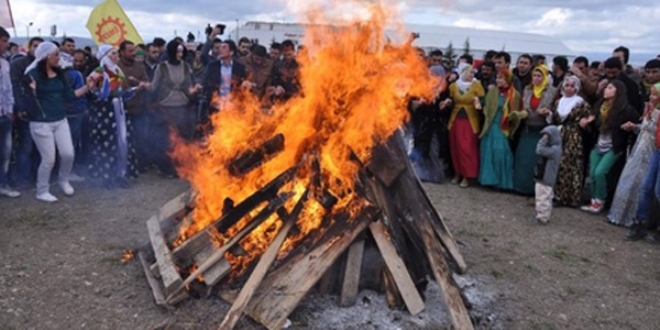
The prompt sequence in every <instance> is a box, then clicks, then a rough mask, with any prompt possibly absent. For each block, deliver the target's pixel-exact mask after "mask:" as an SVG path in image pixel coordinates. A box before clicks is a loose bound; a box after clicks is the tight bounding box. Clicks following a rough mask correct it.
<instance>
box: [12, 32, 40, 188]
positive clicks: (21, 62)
mask: <svg viewBox="0 0 660 330" xmlns="http://www.w3.org/2000/svg"><path fill="white" fill-rule="evenodd" d="M43 41H44V39H42V38H40V37H33V38H32V39H30V41H29V42H28V52H27V55H26V56H23V57H21V58H19V59H17V60H15V61H13V62H12V63H11V70H10V72H11V84H12V86H21V81H22V79H23V76H24V74H25V69H27V67H28V66H29V65H30V63H32V61H34V59H35V57H34V51H35V50H36V49H37V46H39V44H40V43H42V42H43ZM13 90H14V100H15V101H17V103H15V104H14V115H15V116H16V117H18V120H16V122H15V123H14V130H15V131H16V133H15V136H16V137H17V138H18V141H16V146H15V149H14V157H15V158H16V159H15V161H14V162H13V168H12V169H11V175H12V177H13V179H14V183H15V184H16V185H17V186H19V187H23V186H24V187H31V186H33V183H34V182H33V180H32V165H33V164H32V155H33V153H34V142H33V141H32V134H31V133H30V122H29V121H28V115H27V111H26V110H27V109H25V108H24V107H23V105H22V104H21V100H22V99H23V98H24V97H26V95H24V93H31V92H32V91H27V90H22V89H20V88H14V89H13Z"/></svg>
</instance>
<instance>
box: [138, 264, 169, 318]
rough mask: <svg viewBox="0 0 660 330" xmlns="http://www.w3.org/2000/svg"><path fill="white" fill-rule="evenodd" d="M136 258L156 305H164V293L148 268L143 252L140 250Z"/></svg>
mask: <svg viewBox="0 0 660 330" xmlns="http://www.w3.org/2000/svg"><path fill="white" fill-rule="evenodd" d="M138 258H139V259H140V264H142V268H143V269H144V275H145V277H146V278H147V283H149V286H150V287H151V292H152V293H153V294H154V300H155V301H156V305H159V306H166V304H165V295H164V294H163V290H162V289H161V284H160V282H159V281H158V279H156V277H154V275H153V273H152V272H151V269H149V264H148V263H147V259H146V257H145V255H144V252H142V251H140V252H138Z"/></svg>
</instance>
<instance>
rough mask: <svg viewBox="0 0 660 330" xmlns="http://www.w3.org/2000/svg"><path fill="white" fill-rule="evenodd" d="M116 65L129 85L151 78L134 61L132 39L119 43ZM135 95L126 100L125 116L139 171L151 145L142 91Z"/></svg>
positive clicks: (141, 66) (143, 167) (143, 68)
mask: <svg viewBox="0 0 660 330" xmlns="http://www.w3.org/2000/svg"><path fill="white" fill-rule="evenodd" d="M117 66H119V68H120V69H121V71H122V72H123V73H124V76H126V79H127V80H128V84H129V86H131V87H136V86H138V85H140V83H142V82H146V83H149V82H150V81H151V80H150V79H149V76H148V75H147V72H146V70H145V66H144V65H143V64H142V63H138V62H136V61H135V44H134V43H133V42H132V41H128V40H125V41H122V43H121V44H119V63H117ZM135 93H136V94H135V96H133V98H132V99H130V100H129V101H128V102H126V118H127V120H130V121H131V122H132V124H133V125H132V127H133V129H134V132H129V133H132V135H131V138H132V140H133V146H135V154H136V156H137V158H138V167H139V170H140V171H141V172H144V171H145V170H146V165H147V164H148V163H149V162H148V161H147V160H146V158H147V156H146V154H147V153H148V150H149V148H151V147H153V146H151V145H150V143H148V135H149V130H148V126H149V117H148V114H147V113H146V109H145V103H144V102H145V99H144V97H145V96H144V95H143V94H142V91H139V90H138V91H136V92H135Z"/></svg>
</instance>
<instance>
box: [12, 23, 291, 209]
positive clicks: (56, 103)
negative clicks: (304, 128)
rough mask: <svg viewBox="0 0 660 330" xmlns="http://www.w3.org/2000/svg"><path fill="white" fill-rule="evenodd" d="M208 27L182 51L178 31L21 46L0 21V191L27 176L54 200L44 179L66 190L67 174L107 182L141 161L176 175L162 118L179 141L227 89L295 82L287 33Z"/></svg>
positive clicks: (20, 187)
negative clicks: (240, 34)
mask: <svg viewBox="0 0 660 330" xmlns="http://www.w3.org/2000/svg"><path fill="white" fill-rule="evenodd" d="M208 32H209V34H208V39H207V41H206V42H205V43H203V44H199V45H198V46H197V48H196V49H194V50H192V51H191V49H189V48H188V47H189V44H188V43H184V41H183V40H182V39H181V38H175V39H173V40H171V41H170V42H166V41H165V40H164V39H162V38H155V39H154V40H153V42H152V43H149V44H146V45H141V44H135V43H133V42H131V41H128V40H126V41H123V42H122V43H121V44H120V45H119V47H117V48H114V47H112V46H110V45H101V46H100V47H99V48H98V51H97V52H96V54H92V52H91V49H87V48H86V49H77V48H76V45H75V41H74V40H73V39H71V38H65V39H63V40H62V42H61V44H60V43H58V42H55V41H46V40H44V39H42V38H40V37H34V38H31V39H30V40H29V42H28V44H27V47H26V51H25V53H21V52H20V51H19V49H20V48H19V47H18V46H17V45H15V44H11V43H10V42H9V38H10V36H9V34H8V33H7V32H6V30H4V29H1V28H0V53H1V54H6V53H8V54H7V56H3V58H2V62H0V68H1V70H2V71H1V73H2V75H1V76H0V78H1V80H0V83H1V84H0V138H1V140H0V142H1V143H0V156H1V157H0V165H1V167H0V170H1V171H0V196H5V197H11V198H16V197H20V196H21V191H25V190H28V189H31V188H32V187H34V186H35V185H36V198H37V199H38V200H40V201H44V202H56V201H57V200H58V198H57V197H56V196H55V195H54V194H53V193H51V181H56V182H57V185H59V187H60V188H61V191H62V192H63V193H64V195H67V196H71V195H73V194H74V193H75V190H74V187H73V186H72V185H71V183H72V182H80V181H84V180H89V181H93V182H94V183H99V184H100V185H102V186H103V187H105V188H107V189H115V188H128V187H130V185H131V179H134V178H137V176H138V175H139V174H140V173H144V172H146V171H150V170H155V171H157V172H158V173H159V174H161V175H162V176H164V177H176V176H177V173H176V170H175V166H174V164H173V163H172V160H171V159H170V157H169V156H168V152H169V151H170V150H171V147H172V143H173V141H171V139H172V135H171V134H170V133H171V131H170V129H171V128H174V129H175V130H176V133H177V136H178V137H180V138H183V139H185V140H188V141H190V140H193V139H198V138H200V137H202V136H203V135H204V134H205V132H208V126H209V116H210V115H211V114H212V113H214V112H215V111H218V110H219V108H220V107H221V106H222V104H223V102H226V101H227V100H228V97H229V95H230V93H234V92H235V91H241V93H252V94H254V96H255V97H257V98H258V99H261V100H263V102H264V106H268V105H269V104H270V105H272V104H274V103H275V102H281V101H286V100H287V99H289V98H290V97H292V96H293V95H295V94H296V93H297V92H298V90H299V83H298V80H297V79H298V78H297V76H298V75H297V67H298V63H297V62H296V59H295V56H296V46H295V44H294V43H293V42H292V41H290V40H286V41H284V42H282V43H281V44H279V43H273V44H272V45H271V46H270V50H267V49H266V48H265V47H264V46H262V45H253V44H252V43H251V42H250V41H249V40H248V39H247V38H243V39H241V40H240V41H239V43H238V45H237V44H236V43H235V42H233V41H232V40H223V39H221V38H220V36H221V35H222V34H223V27H222V26H217V27H215V28H210V30H209V31H208ZM205 130H206V131H205ZM55 168H57V171H58V177H57V180H51V172H52V171H53V169H55Z"/></svg>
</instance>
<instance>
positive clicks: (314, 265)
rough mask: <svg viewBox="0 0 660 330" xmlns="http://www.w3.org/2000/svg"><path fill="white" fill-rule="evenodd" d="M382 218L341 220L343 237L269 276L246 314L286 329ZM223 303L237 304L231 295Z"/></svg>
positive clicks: (365, 214) (369, 210)
mask: <svg viewBox="0 0 660 330" xmlns="http://www.w3.org/2000/svg"><path fill="white" fill-rule="evenodd" d="M379 215H380V214H379V212H378V210H377V209H376V208H373V207H366V208H365V209H363V210H362V211H361V212H359V214H357V215H356V216H355V217H354V218H352V219H344V220H341V223H339V221H338V220H337V221H336V222H335V224H338V223H339V225H341V226H342V231H341V232H340V234H339V235H337V236H334V237H333V238H332V240H329V241H325V242H324V243H322V244H319V245H318V246H317V247H315V248H314V249H313V250H311V251H309V252H308V253H305V254H301V255H299V256H297V257H296V258H294V259H291V260H289V261H288V262H287V263H285V264H284V265H282V266H280V267H278V268H277V269H276V270H275V271H273V272H272V273H271V274H269V275H268V276H267V277H266V278H265V279H264V281H263V282H262V283H261V285H260V286H259V289H258V290H257V292H255V295H254V297H253V298H252V300H251V301H250V303H249V304H248V307H247V308H246V313H247V314H248V315H250V317H252V318H253V319H254V320H256V321H257V322H259V323H261V324H263V325H264V326H265V327H266V328H268V329H271V330H275V329H278V330H279V329H282V327H283V326H284V323H285V322H286V319H287V317H288V316H289V315H290V314H291V313H292V312H293V310H294V309H295V308H296V307H297V306H298V304H299V303H300V301H301V300H302V299H303V298H304V297H305V296H306V295H307V293H308V292H309V290H310V289H311V288H312V287H313V286H314V284H316V282H317V281H318V280H319V279H320V278H321V276H323V274H324V273H325V271H326V270H327V269H328V267H330V266H331V265H332V264H333V263H334V262H335V261H336V260H337V258H338V257H339V256H340V255H341V254H342V253H343V252H344V251H345V250H346V249H347V248H348V247H349V245H350V244H351V243H352V242H353V241H354V240H355V238H356V237H357V236H358V235H359V234H360V233H361V232H362V231H363V230H364V229H366V227H367V226H368V225H369V223H370V222H372V221H373V219H374V218H375V217H378V216H379ZM220 295H221V297H222V298H223V299H225V300H227V301H229V302H233V300H234V299H235V298H234V297H235V296H234V295H233V294H232V293H231V292H220Z"/></svg>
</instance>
